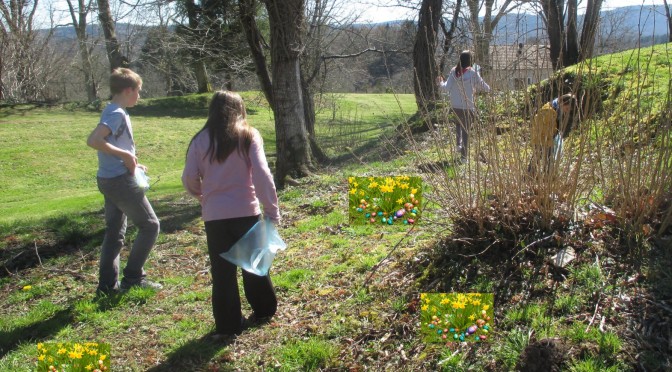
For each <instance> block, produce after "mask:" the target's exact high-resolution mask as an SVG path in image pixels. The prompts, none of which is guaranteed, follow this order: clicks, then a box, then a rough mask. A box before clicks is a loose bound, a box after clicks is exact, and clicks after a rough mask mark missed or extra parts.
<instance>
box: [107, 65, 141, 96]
mask: <svg viewBox="0 0 672 372" xmlns="http://www.w3.org/2000/svg"><path fill="white" fill-rule="evenodd" d="M140 87H142V78H141V77H140V75H138V74H136V73H135V72H133V70H131V69H128V68H123V67H119V68H115V69H114V71H112V75H110V93H112V95H115V94H121V93H122V92H123V91H124V89H126V88H131V89H137V88H140Z"/></svg>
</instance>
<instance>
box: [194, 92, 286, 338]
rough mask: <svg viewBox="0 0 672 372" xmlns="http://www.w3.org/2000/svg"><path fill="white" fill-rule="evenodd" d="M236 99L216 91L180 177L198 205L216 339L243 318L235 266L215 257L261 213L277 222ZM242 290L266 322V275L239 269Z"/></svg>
mask: <svg viewBox="0 0 672 372" xmlns="http://www.w3.org/2000/svg"><path fill="white" fill-rule="evenodd" d="M246 118H247V116H246V113H245V104H244V103H243V99H242V98H241V97H240V95H238V94H236V93H232V92H224V91H219V92H216V93H215V94H214V96H213V97H212V102H210V109H209V114H208V120H207V121H206V123H205V126H204V127H203V129H201V130H200V131H199V132H198V133H196V135H195V136H194V137H193V138H192V139H191V143H190V144H189V150H188V151H187V160H186V164H185V167H184V171H183V173H182V184H183V185H184V188H185V189H186V190H187V191H188V192H189V193H190V194H191V195H193V196H195V197H196V198H198V200H199V201H200V202H201V209H202V217H203V220H204V221H205V233H206V236H207V243H208V254H209V255H210V264H211V273H212V311H213V315H214V318H215V326H216V334H217V335H218V336H217V337H216V338H220V337H221V336H225V335H235V334H240V333H241V332H242V330H243V323H244V320H245V319H244V318H243V316H242V312H241V309H240V296H239V295H238V281H237V277H236V275H237V267H236V266H235V265H233V264H232V263H230V262H228V261H227V260H225V259H224V258H222V257H220V254H221V253H223V252H226V251H228V250H229V249H231V247H232V246H233V244H234V243H235V242H236V241H238V239H240V238H241V237H242V236H243V235H244V234H245V233H246V232H247V231H248V230H249V229H250V228H252V226H254V224H255V223H256V222H257V221H258V220H259V216H260V214H261V208H260V205H259V204H260V202H261V205H262V206H263V210H264V216H265V217H267V218H269V219H271V220H272V221H273V222H274V223H276V224H277V223H279V221H280V212H279V209H278V197H277V194H276V191H275V184H274V183H273V175H272V174H271V171H270V169H269V168H268V163H267V162H266V156H265V154H264V144H263V140H262V138H261V135H260V134H259V132H258V131H257V130H256V129H254V128H252V127H250V126H249V125H248V124H247V119H246ZM243 287H244V290H245V297H246V298H247V300H248V302H249V303H250V306H251V307H252V310H253V311H254V314H253V315H252V317H251V318H256V319H257V320H263V319H268V318H270V317H272V316H273V315H274V314H275V311H276V309H277V300H276V297H275V290H274V289H273V284H272V283H271V278H270V276H269V275H266V276H264V277H261V276H257V275H254V274H251V273H248V272H247V271H244V270H243Z"/></svg>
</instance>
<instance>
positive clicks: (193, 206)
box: [153, 198, 201, 234]
mask: <svg viewBox="0 0 672 372" xmlns="http://www.w3.org/2000/svg"><path fill="white" fill-rule="evenodd" d="M153 205H154V211H155V212H156V215H157V216H158V217H159V220H160V221H161V232H163V233H168V234H170V233H174V232H176V231H180V230H183V229H184V228H185V227H186V226H187V225H190V224H191V223H192V222H193V221H194V220H195V219H197V218H199V217H200V216H201V206H200V204H198V202H197V201H196V199H193V198H189V199H188V200H187V201H184V200H181V201H176V200H167V199H164V200H159V201H157V202H153Z"/></svg>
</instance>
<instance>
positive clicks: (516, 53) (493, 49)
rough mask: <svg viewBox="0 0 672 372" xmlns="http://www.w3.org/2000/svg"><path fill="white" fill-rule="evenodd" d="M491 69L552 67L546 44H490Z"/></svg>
mask: <svg viewBox="0 0 672 372" xmlns="http://www.w3.org/2000/svg"><path fill="white" fill-rule="evenodd" d="M490 63H491V64H492V69H493V70H516V69H518V70H535V69H547V68H552V67H553V65H552V64H551V58H550V56H549V46H548V45H525V44H522V43H521V44H518V45H490Z"/></svg>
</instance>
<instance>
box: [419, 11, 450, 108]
mask: <svg viewBox="0 0 672 372" xmlns="http://www.w3.org/2000/svg"><path fill="white" fill-rule="evenodd" d="M442 4H443V0H423V1H422V4H421V5H420V13H419V16H418V33H417V34H416V37H415V45H414V46H413V69H414V70H415V73H414V76H413V90H414V92H415V101H416V104H417V106H418V112H419V113H421V114H423V116H424V115H426V114H428V113H429V112H431V111H434V108H435V107H436V102H437V101H438V100H439V99H440V94H439V89H438V86H437V83H436V78H437V77H438V76H439V66H438V65H437V63H436V62H437V61H436V46H437V37H436V34H437V32H438V30H439V26H440V25H439V20H440V19H441V7H442Z"/></svg>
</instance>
